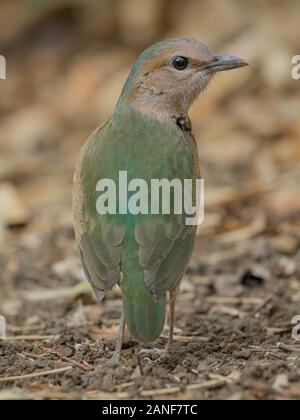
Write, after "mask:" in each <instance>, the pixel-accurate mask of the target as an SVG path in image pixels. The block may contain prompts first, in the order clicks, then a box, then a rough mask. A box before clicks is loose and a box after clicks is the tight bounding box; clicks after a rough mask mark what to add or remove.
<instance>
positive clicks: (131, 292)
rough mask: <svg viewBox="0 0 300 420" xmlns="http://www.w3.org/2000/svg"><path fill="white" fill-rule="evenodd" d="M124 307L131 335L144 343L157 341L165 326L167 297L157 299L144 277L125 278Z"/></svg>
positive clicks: (123, 283)
mask: <svg viewBox="0 0 300 420" xmlns="http://www.w3.org/2000/svg"><path fill="white" fill-rule="evenodd" d="M122 291H123V305H124V311H125V317H126V322H127V326H128V329H129V331H130V333H131V334H132V335H133V336H134V337H135V338H136V339H137V340H138V341H141V342H143V343H151V342H152V341H154V340H156V338H158V336H159V335H160V333H161V332H162V329H163V327H164V324H165V316H166V297H165V296H164V297H162V298H160V299H155V298H154V297H153V296H152V295H151V293H150V292H149V290H148V289H147V288H146V285H145V283H144V279H143V277H142V275H141V274H140V273H139V274H136V275H134V276H128V277H127V276H124V278H123V280H122Z"/></svg>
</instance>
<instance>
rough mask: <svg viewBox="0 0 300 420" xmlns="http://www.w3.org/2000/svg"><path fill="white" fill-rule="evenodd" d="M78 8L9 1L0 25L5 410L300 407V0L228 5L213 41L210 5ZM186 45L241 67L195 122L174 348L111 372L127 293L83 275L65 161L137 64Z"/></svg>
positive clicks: (136, 348)
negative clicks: (188, 230)
mask: <svg viewBox="0 0 300 420" xmlns="http://www.w3.org/2000/svg"><path fill="white" fill-rule="evenodd" d="M126 2H127V3H128V7H125V8H124V4H125V5H126V4H127V3H126ZM37 3H38V2H37ZM45 3H47V2H45ZM84 3H85V4H88V6H82V8H80V7H79V6H78V4H80V2H71V1H70V2H61V3H60V6H58V5H56V6H53V7H50V6H47V7H46V6H43V7H37V8H34V9H32V10H31V11H30V12H28V11H27V9H26V8H25V6H21V5H20V4H21V2H16V1H7V2H5V9H4V10H5V13H4V14H3V15H2V14H1V17H0V27H1V28H3V30H2V34H1V38H0V53H1V54H4V55H5V57H6V58H7V61H8V63H9V66H8V75H9V77H7V80H5V81H2V80H1V81H0V89H1V95H0V119H1V126H0V148H1V153H0V247H1V249H0V267H1V273H0V287H1V293H0V315H3V316H5V318H6V321H7V338H6V339H5V340H1V339H0V399H14V398H25V399H27V398H28V399H128V398H129V399H132V398H134V399H141V398H146V399H148V398H149V399H156V398H157V399H169V398H170V399H300V342H299V341H297V340H295V339H294V338H293V337H292V329H293V327H294V325H293V324H292V319H293V318H294V317H295V316H296V315H300V308H299V304H300V280H299V278H300V277H299V276H300V247H299V245H300V198H299V197H300V196H299V182H300V169H299V159H300V140H299V139H300V124H299V115H300V105H299V104H300V100H299V99H300V94H299V92H300V91H299V86H300V85H299V82H296V81H294V80H292V78H291V77H290V70H291V66H290V62H291V56H292V55H293V53H295V52H297V51H296V48H297V42H298V40H299V37H300V29H299V25H298V23H299V16H300V10H299V5H298V2H294V1H290V2H284V3H283V2H277V1H271V0H268V1H266V2H265V3H264V6H262V5H261V2H257V1H253V2H251V4H250V3H249V2H244V1H240V2H239V1H237V2H228V3H227V4H230V5H231V6H228V7H230V8H231V9H230V10H229V11H228V10H226V11H225V12H226V16H227V17H228V19H229V21H228V19H227V23H226V24H225V23H224V22H223V20H222V19H221V20H219V22H221V23H220V24H219V25H218V29H217V30H216V31H215V32H214V33H212V32H211V27H212V22H214V19H218V17H219V18H220V17H221V16H223V14H224V13H225V12H224V10H223V9H222V8H221V9H220V6H219V5H220V2H206V1H203V2H194V1H191V0H188V1H186V2H185V8H184V10H182V11H181V13H180V14H179V13H178V10H179V9H176V8H175V9H172V10H173V11H172V13H171V12H170V11H169V12H168V13H167V12H166V10H165V8H166V7H167V6H168V4H169V2H168V1H161V2H155V1H153V2H151V4H153V5H156V6H155V7H156V9H155V8H154V6H151V7H153V10H152V9H151V7H150V6H149V7H150V9H151V12H148V13H147V16H148V19H149V20H150V22H148V21H147V20H146V21H145V18H143V19H144V20H143V19H142V18H141V21H140V20H139V19H140V16H142V15H141V14H139V13H137V15H134V13H133V11H132V10H131V9H130V5H129V3H130V4H132V3H134V1H132V0H130V1H129V0H128V1H127V0H126V1H125V0H124V1H122V2H121V1H120V2H119V1H117V2H116V4H117V5H118V7H116V8H115V9H112V8H109V7H108V2H107V1H103V2H100V3H98V2H97V4H98V5H99V4H101V7H100V9H101V13H100V12H99V14H98V15H97V13H95V10H96V9H97V8H96V9H95V7H96V6H95V4H96V2H94V1H92V0H89V1H88V2H84ZM176 3H177V4H179V3H180V2H179V1H177V2H176ZM200 3H201V4H200ZM217 3H218V5H217ZM75 4H76V5H75ZM162 4H163V5H164V7H163V8H162V7H161V5H162ZM208 4H209V6H208ZM119 6H120V7H119ZM2 7H3V6H2ZM150 9H149V10H150ZM97 10H98V9H97ZM133 10H134V11H135V10H136V9H133ZM175 10H177V12H175ZM242 10H243V13H241V11H242ZM270 11H272V13H271V12H270ZM103 16H104V17H105V18H103ZM133 16H135V17H133ZM151 16H152V17H151ZM157 16H159V17H160V18H159V19H158V18H157ZM199 16H201V17H202V18H201V19H202V22H203V25H202V27H201V28H200V29H199V28H198V27H197V26H196V23H197V22H199V19H198V18H199ZM212 16H214V18H212ZM12 17H13V19H12ZM196 17H197V19H198V20H197V19H196ZM101 18H102V25H100V24H99V19H101ZM134 19H135V20H134ZM151 19H152V20H151ZM212 19H213V20H212ZM133 21H134V22H135V23H136V27H135V30H136V31H137V32H135V34H137V33H139V32H138V31H139V30H140V29H139V28H141V27H143V28H145V31H143V34H142V35H141V37H137V36H134V33H131V32H130V30H129V29H130V28H131V29H132V27H133V26H132V22H133ZM154 21H155V23H156V26H155V25H153V22H154ZM9 22H13V23H11V25H9ZM103 22H106V26H105V25H104V23H103ZM130 22H131V23H130ZM205 22H207V24H205ZM222 22H223V23H222ZM228 22H229V23H230V24H228ZM278 22H280V25H279V24H278ZM292 22H297V24H295V25H292ZM147 25H148V26H147ZM128 28H129V29H128ZM146 28H147V29H148V32H147V30H146ZM153 28H154V29H153ZM150 29H151V30H152V31H151V30H150ZM262 29H263V30H262ZM197 31H198V32H197ZM186 33H187V34H192V35H196V36H198V37H199V38H201V39H204V40H206V42H207V43H209V44H210V45H211V46H212V47H214V48H215V49H218V50H220V51H223V50H226V51H229V52H231V53H232V54H237V55H241V56H243V57H244V58H246V59H248V60H249V61H250V63H251V66H250V67H249V69H245V70H242V71H240V72H235V73H234V74H233V73H232V74H230V75H229V74H228V75H222V76H221V75H220V76H219V77H218V78H216V80H215V81H214V82H213V83H212V86H211V87H210V88H209V89H208V91H207V93H206V94H205V96H204V97H203V98H202V99H201V100H199V101H198V102H197V103H196V104H195V106H194V108H193V110H192V113H191V118H192V121H193V130H194V132H195V135H196V136H197V139H198V148H199V156H200V162H201V168H202V175H203V177H204V178H205V185H206V200H205V201H206V217H205V222H204V224H203V225H202V226H200V228H199V232H198V236H197V242H196V246H195V250H194V254H193V258H192V261H191V264H190V267H189V269H188V272H187V274H186V276H185V277H184V280H183V282H182V287H181V290H180V293H179V295H178V299H177V305H176V330H175V346H174V351H173V353H172V355H171V356H170V357H169V358H168V359H163V360H157V359H158V357H159V355H158V354H157V353H156V352H154V351H153V352H150V353H143V352H141V350H142V349H143V348H144V347H143V346H141V345H139V344H137V343H136V342H135V341H134V340H133V339H132V338H130V337H129V336H127V335H126V339H125V343H124V349H123V352H122V361H121V363H120V364H116V363H114V362H112V359H111V357H112V353H113V350H114V346H115V337H116V333H117V328H118V321H119V317H120V310H121V295H120V292H119V291H118V290H117V289H115V290H113V291H111V292H110V293H108V294H107V296H106V297H105V300H104V301H103V302H101V303H97V302H96V301H95V298H94V296H93V293H92V292H91V290H90V288H89V286H88V284H87V283H86V282H85V280H84V276H83V273H82V270H81V267H80V264H79V260H78V257H77V253H76V248H75V243H74V234H73V227H72V218H71V210H70V209H71V184H72V172H73V167H74V162H75V159H76V156H77V154H78V152H79V149H80V147H81V145H82V144H83V142H84V140H85V139H86V138H87V136H88V135H89V134H90V132H91V131H92V130H93V129H94V128H96V127H97V125H98V124H100V123H101V121H103V120H105V118H106V117H107V116H108V115H110V113H111V112H112V109H113V106H114V103H115V101H116V99H117V97H118V94H119V93H120V89H121V87H122V84H123V83H124V80H125V78H126V75H127V74H128V71H129V68H130V66H131V64H132V62H133V61H134V59H135V57H136V55H137V54H138V52H139V51H140V50H141V49H142V48H143V47H144V46H146V45H148V44H150V43H152V42H154V41H155V40H157V39H162V38H165V37H169V36H173V35H174V34H176V35H183V34H186ZM279 39H280V42H277V41H278V40H279ZM270 51H273V53H274V54H273V55H271V53H270ZM298 52H299V51H298ZM274 57H275V58H274ZM272 60H273V61H272ZM274 63H276V65H275V64H274ZM274 65H275V68H276V71H274V72H271V73H270V68H274ZM166 335H167V328H166V330H165V331H164V333H163V336H162V337H161V338H160V339H159V340H158V341H157V342H156V343H155V344H154V347H156V348H162V347H163V346H164V344H165V342H166ZM149 348H150V349H151V347H149Z"/></svg>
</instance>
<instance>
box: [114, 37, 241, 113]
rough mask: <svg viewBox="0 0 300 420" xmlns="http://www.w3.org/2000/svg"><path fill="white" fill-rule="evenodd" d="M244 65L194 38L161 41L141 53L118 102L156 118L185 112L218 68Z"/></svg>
mask: <svg viewBox="0 0 300 420" xmlns="http://www.w3.org/2000/svg"><path fill="white" fill-rule="evenodd" d="M246 65H247V63H246V62H245V61H244V60H242V59H240V58H238V57H234V56H229V55H224V54H215V53H214V52H213V51H212V50H211V49H210V48H209V47H208V46H207V45H205V44H204V43H202V42H200V41H198V40H196V39H193V38H178V39H170V40H167V41H162V42H159V43H157V44H155V45H153V46H151V47H150V48H148V49H146V50H145V51H144V52H143V53H142V54H141V55H140V57H139V59H138V60H137V62H136V63H135V64H134V66H133V68H132V70H131V73H130V75H129V77H128V79H127V82H126V84H125V87H124V89H123V92H122V95H121V98H120V100H119V104H118V105H119V106H122V105H124V104H126V105H128V103H131V104H133V105H134V106H135V107H136V108H138V109H139V110H140V111H142V112H146V113H150V114H154V115H155V116H156V117H158V118H159V119H160V117H163V116H167V115H172V114H183V115H186V114H187V112H188V109H189V107H190V106H191V105H192V103H193V102H194V100H195V99H196V98H197V97H198V96H199V95H200V94H201V92H202V91H203V90H205V88H206V87H207V85H208V83H209V82H210V80H211V79H212V78H213V77H214V75H215V74H216V73H217V72H220V71H226V70H232V69H235V68H238V67H243V66H246ZM117 108H118V107H117Z"/></svg>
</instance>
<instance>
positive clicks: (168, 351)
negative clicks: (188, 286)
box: [164, 290, 176, 356]
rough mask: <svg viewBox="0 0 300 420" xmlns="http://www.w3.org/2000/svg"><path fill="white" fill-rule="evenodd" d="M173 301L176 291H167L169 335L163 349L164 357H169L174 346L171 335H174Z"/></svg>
mask: <svg viewBox="0 0 300 420" xmlns="http://www.w3.org/2000/svg"><path fill="white" fill-rule="evenodd" d="M175 300H176V291H175V290H170V291H169V334H168V341H167V344H166V347H165V351H164V356H169V355H170V354H171V351H172V347H173V344H174V339H173V334H174V318H175Z"/></svg>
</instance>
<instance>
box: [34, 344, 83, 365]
mask: <svg viewBox="0 0 300 420" xmlns="http://www.w3.org/2000/svg"><path fill="white" fill-rule="evenodd" d="M41 350H42V351H43V352H45V353H49V354H53V355H54V356H57V357H59V358H60V359H61V360H63V361H64V362H68V363H71V364H72V365H73V366H75V367H78V368H79V369H82V370H88V369H90V368H91V365H89V364H88V363H87V362H85V361H83V363H80V362H76V361H75V360H72V359H70V358H69V357H67V356H65V355H64V354H62V353H60V352H59V351H57V350H54V349H49V348H47V347H41Z"/></svg>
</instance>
